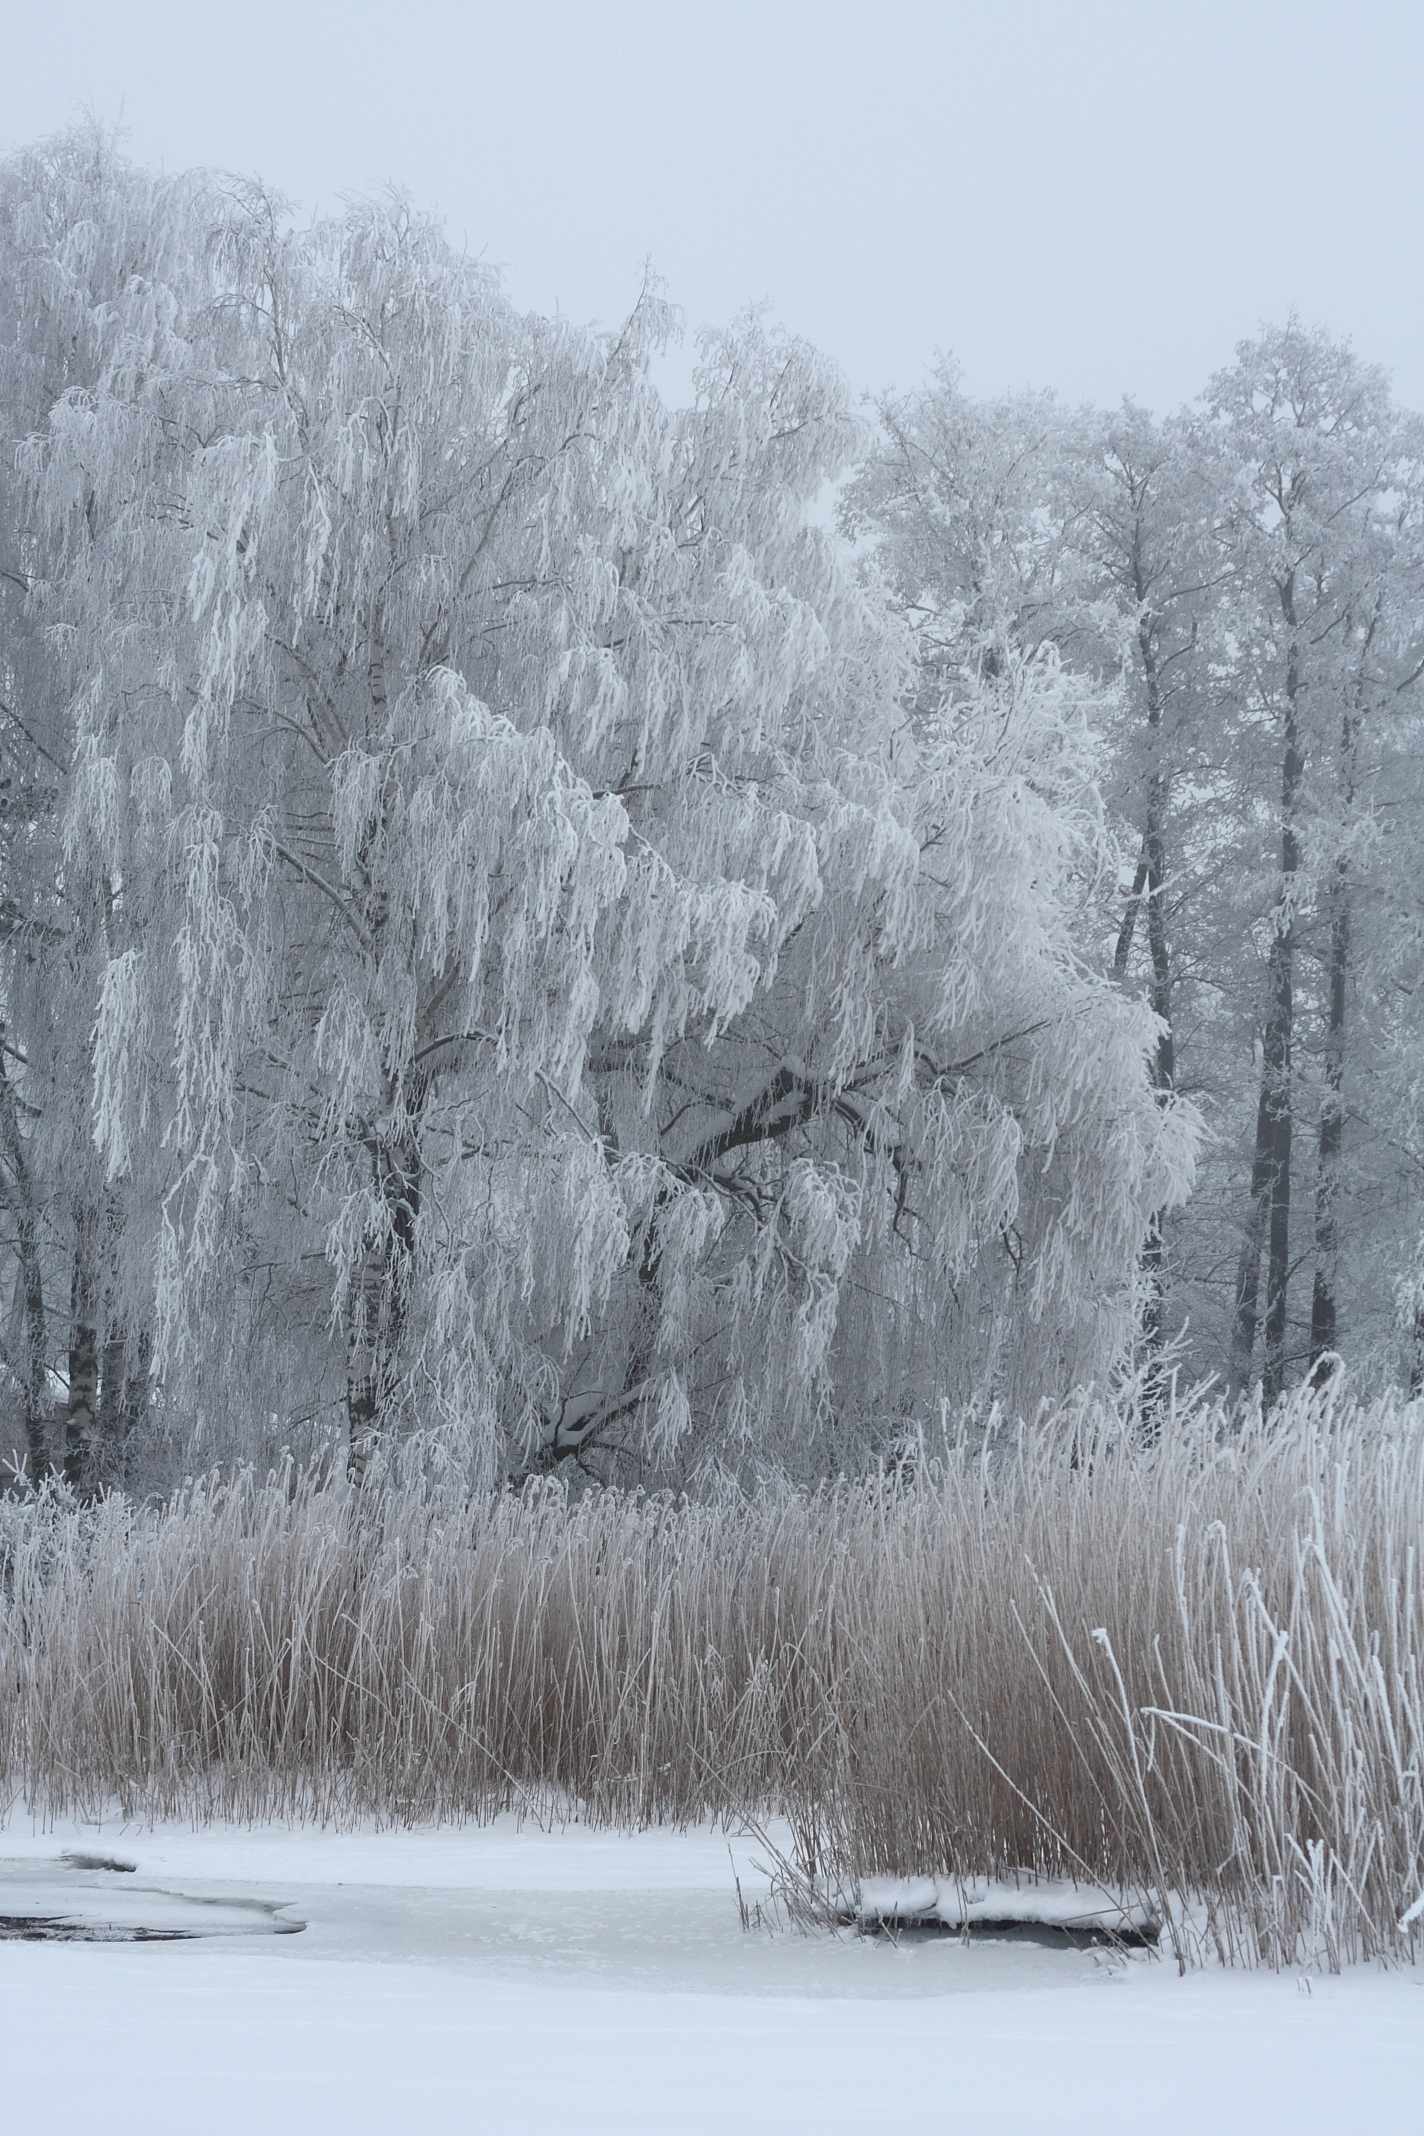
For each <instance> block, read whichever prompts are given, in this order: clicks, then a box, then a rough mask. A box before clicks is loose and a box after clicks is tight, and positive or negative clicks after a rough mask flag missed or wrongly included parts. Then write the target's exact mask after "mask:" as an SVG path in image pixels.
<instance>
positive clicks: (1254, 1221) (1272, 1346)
mask: <svg viewBox="0 0 1424 2136" xmlns="http://www.w3.org/2000/svg"><path fill="white" fill-rule="evenodd" d="M1281 605H1282V608H1283V610H1284V612H1285V616H1286V621H1287V623H1288V624H1289V625H1290V626H1291V627H1292V629H1293V628H1294V625H1295V609H1294V586H1293V582H1292V581H1290V580H1287V582H1286V583H1285V585H1284V586H1283V587H1282V588H1281ZM1300 688H1301V675H1300V653H1299V647H1298V645H1297V643H1296V641H1295V640H1294V639H1292V642H1291V646H1290V650H1289V652H1288V653H1287V656H1286V702H1285V737H1284V739H1285V748H1284V752H1283V755H1282V760H1281V859H1280V877H1279V882H1278V885H1277V892H1276V909H1275V914H1274V924H1273V930H1272V935H1271V949H1270V955H1269V958H1268V960H1267V966H1266V1026H1265V1031H1264V1033H1263V1037H1262V1046H1261V1089H1260V1098H1259V1101H1258V1104H1257V1108H1256V1151H1255V1156H1254V1159H1253V1161H1252V1166H1251V1204H1250V1210H1249V1213H1248V1216H1247V1223H1246V1235H1245V1238H1244V1240H1243V1242H1242V1248H1241V1257H1240V1261H1239V1263H1238V1266H1237V1274H1236V1317H1235V1323H1234V1326H1233V1329H1232V1342H1231V1367H1230V1371H1231V1382H1232V1385H1233V1386H1234V1387H1237V1388H1238V1389H1239V1388H1242V1387H1244V1386H1246V1384H1247V1383H1248V1381H1249V1379H1250V1375H1251V1364H1252V1359H1253V1357H1254V1355H1255V1349H1256V1335H1257V1322H1258V1314H1259V1304H1260V1280H1261V1249H1262V1246H1263V1244H1264V1246H1265V1248H1266V1313H1265V1354H1264V1360H1263V1366H1262V1372H1261V1395H1262V1399H1263V1400H1264V1401H1266V1402H1272V1401H1274V1400H1275V1399H1276V1398H1277V1396H1278V1395H1280V1394H1281V1393H1282V1391H1283V1390H1284V1387H1285V1371H1286V1356H1287V1352H1286V1312H1287V1292H1288V1288H1289V1282H1290V1199H1291V1135H1292V1117H1291V1057H1292V1046H1293V1042H1294V1031H1295V898H1296V890H1297V878H1298V876H1299V874H1300V866H1301V848H1300V828H1299V821H1298V817H1299V810H1300V789H1301V783H1302V780H1303V779H1304V776H1305V755H1304V751H1303V749H1302V746H1301V737H1300V707H1299V698H1300Z"/></svg>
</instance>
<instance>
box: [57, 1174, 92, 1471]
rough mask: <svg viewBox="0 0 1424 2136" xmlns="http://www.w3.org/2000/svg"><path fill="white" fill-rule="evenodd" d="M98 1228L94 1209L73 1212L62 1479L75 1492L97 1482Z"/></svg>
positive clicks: (81, 1209)
mask: <svg viewBox="0 0 1424 2136" xmlns="http://www.w3.org/2000/svg"><path fill="white" fill-rule="evenodd" d="M97 1231H98V1225H97V1223H96V1221H95V1218H94V1213H93V1211H92V1210H90V1209H86V1208H83V1207H81V1208H79V1209H77V1210H76V1211H75V1224H74V1274H73V1277H72V1280H71V1282H70V1291H69V1400H68V1402H67V1403H66V1405H65V1419H64V1480H65V1482H66V1483H68V1484H71V1485H73V1486H74V1487H75V1488H76V1489H81V1490H82V1489H84V1488H85V1487H87V1486H88V1485H89V1484H91V1483H92V1482H93V1479H94V1468H95V1460H94V1456H95V1442H96V1436H97V1427H98V1417H99V1329H98V1303H99V1275H98V1270H97V1268H96V1266H95V1247H96V1235H97Z"/></svg>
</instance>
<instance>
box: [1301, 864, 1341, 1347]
mask: <svg viewBox="0 0 1424 2136" xmlns="http://www.w3.org/2000/svg"><path fill="white" fill-rule="evenodd" d="M1349 971H1350V893H1349V882H1348V878H1347V873H1346V867H1345V863H1344V861H1343V860H1337V862H1336V863H1335V869H1334V873H1333V875H1332V877H1331V881H1330V994H1329V1007H1328V1011H1327V1017H1328V1021H1327V1025H1326V1033H1325V1095H1324V1097H1323V1098H1322V1100H1321V1104H1320V1154H1319V1163H1318V1169H1317V1172H1316V1179H1315V1284H1314V1289H1313V1291H1312V1293H1311V1300H1310V1366H1311V1374H1312V1376H1313V1377H1314V1378H1316V1379H1320V1378H1322V1377H1324V1376H1325V1374H1326V1371H1327V1369H1328V1367H1327V1364H1326V1360H1327V1359H1329V1358H1330V1357H1332V1356H1333V1355H1334V1353H1335V1347H1336V1338H1337V1334H1338V1328H1337V1318H1338V1304H1337V1293H1338V1284H1339V1262H1340V1230H1339V1220H1338V1216H1337V1212H1336V1197H1337V1195H1338V1193H1339V1187H1340V1160H1341V1157H1342V1154H1343V1149H1344V1139H1345V1107H1344V1101H1343V1091H1344V1082H1345V1002H1346V989H1347V985H1348V980H1349Z"/></svg>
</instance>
